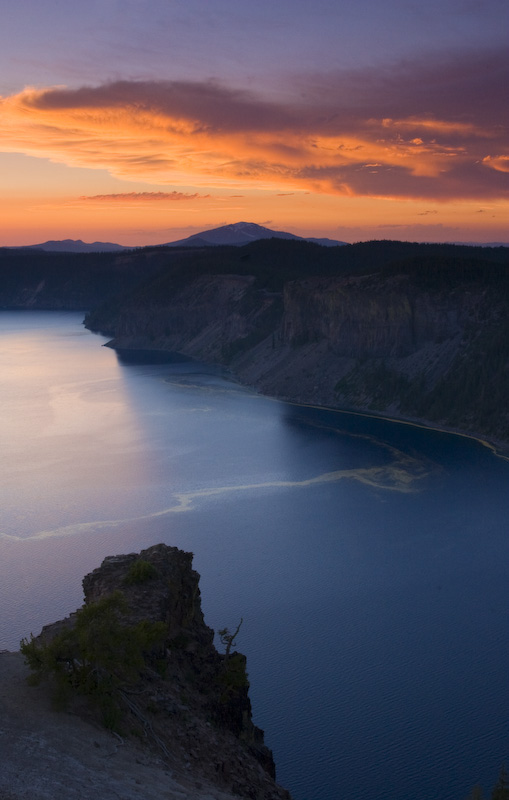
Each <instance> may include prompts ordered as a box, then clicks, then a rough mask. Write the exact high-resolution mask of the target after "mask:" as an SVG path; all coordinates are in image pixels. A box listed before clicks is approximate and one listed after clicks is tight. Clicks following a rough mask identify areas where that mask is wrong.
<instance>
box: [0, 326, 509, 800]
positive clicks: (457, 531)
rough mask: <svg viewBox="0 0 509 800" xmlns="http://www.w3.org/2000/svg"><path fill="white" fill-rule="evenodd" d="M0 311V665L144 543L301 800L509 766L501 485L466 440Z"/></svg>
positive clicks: (467, 781) (455, 790) (391, 798)
mask: <svg viewBox="0 0 509 800" xmlns="http://www.w3.org/2000/svg"><path fill="white" fill-rule="evenodd" d="M104 341H105V339H103V338H102V337H99V336H94V335H92V334H90V333H89V332H87V331H86V330H85V329H84V328H83V327H82V325H81V315H79V314H74V313H54V312H1V313H0V364H1V394H0V430H1V447H2V451H1V452H2V459H1V461H0V477H1V480H0V494H1V518H0V608H1V609H2V615H1V621H0V649H1V648H11V649H15V648H17V646H18V644H19V640H20V638H21V637H22V636H26V635H27V634H29V633H30V632H31V631H33V632H34V633H38V632H39V630H40V628H41V626H42V625H43V624H45V623H47V622H51V621H54V620H55V619H58V618H61V617H62V616H63V615H65V614H67V613H69V612H70V611H72V610H74V609H75V608H76V607H77V606H78V605H80V604H81V602H82V593H81V578H82V577H83V575H84V574H85V573H86V572H88V571H90V570H91V569H93V568H95V567H96V566H98V565H99V563H100V562H101V560H102V559H103V558H104V557H105V556H106V555H110V554H113V553H125V552H132V551H135V550H139V549H141V548H144V547H148V546H150V545H152V544H155V543H157V542H161V541H162V542H166V543H167V544H171V545H177V546H178V547H181V548H183V549H186V550H191V551H192V552H194V554H195V558H194V565H195V568H196V569H197V570H198V572H199V573H200V574H201V583H200V586H201V592H202V603H203V609H204V613H205V618H206V621H207V623H208V624H209V625H210V626H211V627H213V628H215V629H217V628H220V627H224V626H225V625H226V626H229V627H235V626H236V624H237V622H238V620H239V618H240V617H241V616H242V617H243V618H244V625H243V627H242V631H241V635H240V637H239V648H240V649H241V650H243V651H244V652H245V653H246V654H247V656H248V670H249V674H250V679H251V697H252V701H253V707H254V716H255V721H256V722H257V724H259V725H260V726H261V727H263V728H264V729H265V731H266V741H267V743H268V745H269V746H270V747H272V748H273V750H274V754H275V758H276V763H277V766H278V778H279V780H280V781H281V783H283V784H284V785H285V786H287V787H288V788H289V789H290V790H291V791H292V793H293V796H294V798H295V800H343V798H344V800H361V798H362V799H363V800H364V798H373V800H411V799H412V798H417V800H463V798H464V797H465V796H466V795H467V794H468V792H469V791H470V789H471V787H472V786H473V785H474V784H475V783H477V782H481V783H482V784H484V786H485V788H488V787H491V786H492V785H493V783H494V782H495V780H496V777H497V774H498V769H499V766H500V764H501V762H502V761H503V760H504V759H506V760H507V758H508V756H509V742H508V735H507V733H508V726H507V722H508V720H507V708H508V707H509V704H508V700H509V681H508V679H507V665H508V663H509V646H508V641H509V637H508V629H509V628H508V622H509V613H508V611H509V603H508V596H509V593H508V592H507V571H508V570H507V567H508V563H509V537H508V530H507V529H508V524H507V520H508V518H509V513H508V512H509V492H508V486H509V463H508V462H507V461H505V460H503V459H501V458H498V457H496V456H495V455H493V454H492V453H491V452H490V450H488V449H487V448H486V447H483V446H482V445H481V444H479V443H476V442H473V441H471V440H468V439H466V438H461V437H456V436H451V435H446V434H441V433H437V432H432V431H427V430H424V429H419V428H416V427H412V426H408V425H401V424H400V425H398V424H395V423H389V422H386V421H383V420H376V419H369V418H364V417H360V416H355V415H348V414H341V413H336V412H329V411H323V410H317V409H310V408H302V407H298V406H292V405H288V404H284V403H279V402H276V401H272V400H270V399H267V398H263V397H260V396H257V395H254V394H253V393H251V392H250V391H248V390H246V389H243V388H242V387H240V386H237V385H236V384H234V383H232V382H230V381H229V380H228V377H227V376H226V375H225V374H223V373H222V372H221V371H220V370H214V369H211V368H210V367H206V366H204V365H202V364H197V363H174V364H171V363H166V364H139V363H138V364H136V363H126V362H122V360H120V359H119V358H118V357H117V355H116V354H115V353H114V352H113V351H112V350H110V349H108V348H104V347H101V345H102V344H103V343H104Z"/></svg>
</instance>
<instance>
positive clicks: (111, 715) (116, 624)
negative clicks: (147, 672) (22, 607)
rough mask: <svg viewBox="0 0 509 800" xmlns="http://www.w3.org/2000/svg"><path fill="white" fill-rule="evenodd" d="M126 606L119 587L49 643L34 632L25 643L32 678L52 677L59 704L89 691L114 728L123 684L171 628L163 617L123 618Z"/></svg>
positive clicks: (137, 671)
mask: <svg viewBox="0 0 509 800" xmlns="http://www.w3.org/2000/svg"><path fill="white" fill-rule="evenodd" d="M126 610H127V607H126V602H125V598H124V597H123V595H122V593H121V592H115V593H114V594H112V595H110V596H109V597H105V598H104V599H102V600H99V601H98V602H96V603H90V604H89V605H86V606H84V607H83V608H81V609H80V610H79V611H77V612H76V619H75V624H74V627H73V628H69V629H67V630H64V631H62V632H61V633H59V634H57V635H56V636H55V637H54V638H53V639H52V640H51V641H50V642H48V643H47V644H39V643H38V642H37V641H36V640H35V639H34V638H33V636H32V637H31V638H30V640H28V639H23V640H22V642H21V646H20V649H21V652H22V653H23V655H24V656H25V662H26V663H27V665H28V666H29V667H30V669H31V670H32V671H33V673H34V676H33V678H32V682H34V681H36V682H37V681H41V680H42V679H49V680H50V681H51V682H52V684H53V701H54V703H55V705H56V706H57V707H59V708H62V707H65V706H66V705H67V703H68V702H69V700H70V699H71V697H72V696H73V694H75V693H76V694H82V695H87V696H89V697H90V698H92V700H93V701H94V702H95V703H96V705H97V706H98V707H99V709H100V711H101V715H102V719H103V723H104V724H105V725H106V727H109V728H116V727H117V726H118V721H119V719H120V707H119V703H120V697H121V695H120V692H121V690H122V689H124V688H126V687H128V686H129V684H132V683H134V682H136V680H137V679H138V678H139V675H140V673H141V671H142V670H143V668H144V666H145V665H146V660H147V657H148V655H149V654H150V653H151V651H153V650H154V648H156V647H157V646H159V647H160V646H162V644H163V642H164V638H165V634H166V626H165V624H164V623H163V622H155V623H151V622H147V621H143V622H139V623H138V624H137V625H126V624H124V621H123V616H124V614H125V612H126Z"/></svg>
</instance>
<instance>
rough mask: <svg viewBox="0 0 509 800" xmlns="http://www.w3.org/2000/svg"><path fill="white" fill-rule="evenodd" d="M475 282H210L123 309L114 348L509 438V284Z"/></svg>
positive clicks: (312, 398)
mask: <svg viewBox="0 0 509 800" xmlns="http://www.w3.org/2000/svg"><path fill="white" fill-rule="evenodd" d="M472 274H473V277H472V275H470V274H467V275H466V276H465V275H463V274H462V273H460V275H459V277H458V279H457V280H456V279H455V276H454V274H453V275H452V277H451V275H449V274H448V273H447V270H445V269H444V273H443V274H442V273H439V274H438V277H437V276H436V275H435V274H434V273H433V272H431V273H430V272H426V270H425V269H424V267H423V271H422V272H421V273H417V274H415V272H414V273H413V274H412V271H411V270H407V271H405V270H404V269H402V270H400V271H397V270H396V271H393V272H392V273H389V274H384V273H380V272H374V273H372V274H367V275H361V276H359V275H349V276H344V277H335V278H309V279H304V280H298V281H290V282H288V283H286V284H285V286H284V288H283V291H282V293H277V292H271V293H269V292H267V291H264V290H257V289H256V284H255V282H254V278H249V277H246V276H233V275H209V276H201V277H200V278H198V279H196V280H192V281H190V282H189V283H188V284H187V285H186V286H185V287H184V288H182V289H180V290H179V291H178V292H176V293H175V294H173V295H172V297H171V299H159V301H157V302H154V304H153V306H150V307H146V306H144V305H143V304H141V305H140V304H137V303H136V302H133V303H126V304H124V305H123V307H122V311H121V315H120V317H119V318H118V320H117V323H116V324H114V325H113V329H114V331H115V338H114V340H113V342H112V345H113V346H114V347H119V348H129V347H141V348H156V349H166V350H173V351H175V352H179V353H183V354H186V355H189V356H193V357H196V358H200V359H202V360H205V361H215V362H218V363H221V364H226V365H228V366H229V367H230V368H231V370H232V371H233V372H234V373H235V374H236V375H237V376H238V377H239V378H240V379H241V380H242V381H243V382H245V383H247V384H250V385H252V386H255V387H257V388H258V389H260V390H261V391H263V392H265V393H267V394H271V395H276V396H279V397H282V398H285V399H290V400H297V401H299V402H305V403H314V404H318V405H329V406H336V407H342V408H351V409H357V410H367V411H371V412H376V413H387V414H389V415H393V416H404V417H407V418H416V419H417V418H418V419H423V420H428V421H429V422H432V423H436V424H439V425H442V426H445V427H448V426H449V427H454V428H461V429H462V430H465V431H471V432H474V433H481V434H484V435H488V436H491V437H492V438H495V439H500V440H506V441H507V440H509V415H508V411H507V403H506V401H505V399H504V398H507V396H509V367H508V364H509V351H508V344H507V340H508V336H507V334H508V333H509V331H508V330H506V329H507V328H508V322H507V321H508V319H509V291H508V282H507V278H506V277H505V276H504V275H502V277H500V279H493V280H485V279H484V278H483V275H482V271H480V270H477V271H476V269H474V270H473V273H472ZM444 275H445V276H448V277H446V278H445V279H444Z"/></svg>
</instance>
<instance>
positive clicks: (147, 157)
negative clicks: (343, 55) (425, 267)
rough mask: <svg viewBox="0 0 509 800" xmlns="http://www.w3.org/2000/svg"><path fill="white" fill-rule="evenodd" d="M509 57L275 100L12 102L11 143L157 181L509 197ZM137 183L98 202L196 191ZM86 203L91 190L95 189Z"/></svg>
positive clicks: (425, 66) (131, 94)
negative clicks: (508, 100) (507, 105)
mask: <svg viewBox="0 0 509 800" xmlns="http://www.w3.org/2000/svg"><path fill="white" fill-rule="evenodd" d="M508 71H509V67H508V62H507V58H506V54H505V53H489V54H483V53H477V54H472V53H464V54H453V55H451V56H450V57H448V59H437V60H435V62H434V63H431V64H430V63H427V62H423V61H420V62H413V63H400V64H397V65H392V66H389V67H387V68H386V69H385V70H384V69H378V70H376V71H375V70H363V71H361V72H343V73H335V74H329V75H325V76H324V75H321V76H316V75H315V76H307V77H306V78H305V79H304V78H303V77H301V78H300V82H299V99H298V100H295V99H293V100H289V101H288V102H287V103H286V105H285V104H284V103H278V104H274V103H270V102H268V101H266V100H264V99H263V98H260V97H258V96H256V95H253V94H251V93H248V92H244V91H239V90H233V89H230V88H227V87H225V86H220V85H218V84H217V83H214V82H203V83H197V82H194V83H191V82H182V81H180V82H169V81H116V82H111V83H106V84H104V85H102V86H97V87H82V88H79V89H67V88H62V87H56V88H50V89H31V88H27V89H25V90H24V91H23V92H21V93H19V94H17V95H12V96H10V97H4V98H0V113H1V115H2V128H1V132H0V150H3V151H10V152H23V153H27V154H29V155H35V156H41V157H45V158H49V159H51V160H53V161H58V162H61V163H66V164H70V165H73V166H84V167H92V168H102V169H107V170H109V172H110V173H111V174H112V175H114V176H116V177H119V178H124V179H137V180H144V181H146V182H150V183H152V184H156V185H157V184H158V185H161V184H168V183H171V184H173V185H179V184H180V185H187V186H188V185H189V184H190V183H194V184H195V185H198V186H207V187H213V186H215V187H221V186H223V187H224V186H231V187H234V186H235V187H238V188H241V187H242V189H245V188H249V187H262V188H272V189H275V190H276V191H278V190H279V191H280V192H281V194H283V193H291V192H292V191H297V190H300V191H302V190H307V191H311V192H322V193H331V194H340V195H346V196H359V195H363V196H370V197H393V198H406V197H409V198H426V199H429V200H448V199H452V198H460V199H468V198H471V199H474V198H478V199H479V200H484V199H487V198H501V197H507V195H508V194H509V187H508V182H507V172H508V171H509V166H508V165H509V155H507V142H506V136H507V119H506V112H505V109H504V104H503V103H502V101H501V98H502V97H503V96H504V91H505V87H506V86H507V84H508V83H509V76H508ZM204 196H205V197H206V196H207V195H198V194H196V195H192V194H186V193H184V192H183V193H179V192H169V193H166V192H162V191H161V192H132V193H125V194H112V195H97V196H95V197H90V198H88V199H89V200H90V201H95V202H110V201H111V202H125V203H130V202H143V203H150V202H155V203H157V202H158V201H159V200H163V199H164V200H165V201H168V200H170V201H172V200H173V201H180V200H196V199H200V198H201V197H204ZM82 199H83V200H84V199H85V198H82Z"/></svg>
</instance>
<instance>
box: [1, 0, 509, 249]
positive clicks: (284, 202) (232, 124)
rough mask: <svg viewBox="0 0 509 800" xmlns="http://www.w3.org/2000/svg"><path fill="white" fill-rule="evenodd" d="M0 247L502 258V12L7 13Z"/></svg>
mask: <svg viewBox="0 0 509 800" xmlns="http://www.w3.org/2000/svg"><path fill="white" fill-rule="evenodd" d="M1 3H2V9H1V11H2V18H1V27H0V44H1V47H0V211H1V219H2V224H1V228H0V245H21V244H33V243H37V242H43V241H45V240H47V239H64V238H73V239H78V238H79V239H83V240H85V241H95V240H101V241H114V242H119V243H121V244H125V245H144V244H157V243H161V242H167V241H172V240H175V239H179V238H182V237H184V236H188V235H189V234H191V233H196V232H197V231H201V230H204V229H206V228H214V227H217V226H219V225H225V224H228V223H232V222H238V221H240V220H245V221H249V222H257V223H259V224H260V225H265V226H267V227H270V228H275V229H280V230H287V231H291V232H293V233H297V234H299V235H304V236H328V237H331V238H335V239H341V240H344V241H351V242H353V241H360V240H366V239H374V238H376V239H409V240H413V241H479V242H491V241H504V242H507V241H509V232H508V220H509V144H508V137H507V133H508V110H509V104H508V103H507V90H508V87H509V57H508V48H507V43H506V37H507V31H508V30H509V4H508V3H507V2H506V0H428V2H426V3H422V2H417V1H416V0H385V1H384V2H380V0H356V2H352V0H349V1H348V2H346V1H345V0H314V2H310V0H270V1H269V0H257V2H252V3H247V2H246V1H245V0H237V2H233V0H86V2H83V0H73V2H72V3H71V2H69V0H65V2H64V0H16V2H15V3H14V2H7V1H6V0H1Z"/></svg>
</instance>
